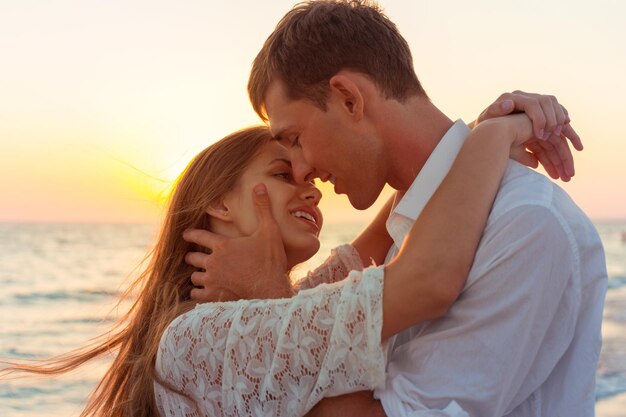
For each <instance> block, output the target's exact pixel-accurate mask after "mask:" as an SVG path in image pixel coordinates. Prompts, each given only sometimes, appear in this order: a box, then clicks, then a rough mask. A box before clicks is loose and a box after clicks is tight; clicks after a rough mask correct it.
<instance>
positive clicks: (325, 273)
mask: <svg viewBox="0 0 626 417" xmlns="http://www.w3.org/2000/svg"><path fill="white" fill-rule="evenodd" d="M362 270H363V262H362V261H361V256H360V255H359V253H358V252H357V251H356V249H355V248H354V246H352V245H350V244H345V245H341V246H338V247H336V248H335V249H332V250H331V251H330V256H329V257H328V258H327V259H326V261H324V263H322V264H321V265H320V266H318V267H317V268H315V270H314V271H311V272H309V273H308V274H307V275H306V276H305V277H303V278H301V279H300V280H298V281H296V283H295V284H294V290H296V291H301V290H306V289H309V288H314V287H317V286H318V285H320V284H331V283H333V282H337V281H341V280H343V279H345V278H346V277H347V276H348V274H349V273H350V271H362Z"/></svg>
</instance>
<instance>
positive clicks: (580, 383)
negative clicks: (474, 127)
mask: <svg viewBox="0 0 626 417" xmlns="http://www.w3.org/2000/svg"><path fill="white" fill-rule="evenodd" d="M468 133H469V129H467V127H466V126H465V125H464V124H463V123H462V121H457V122H456V123H455V125H454V126H453V127H452V129H450V130H449V131H448V133H447V134H446V135H445V136H444V138H443V139H442V140H441V142H440V144H439V146H438V147H437V148H436V149H435V151H434V153H433V154H432V156H431V158H430V159H429V161H428V163H427V164H426V165H425V166H424V168H423V169H422V170H421V172H420V174H419V175H418V177H417V178H416V180H415V182H414V183H413V186H412V187H411V189H410V190H409V192H407V193H406V195H405V196H404V197H403V200H402V201H401V202H400V203H399V204H398V206H397V207H396V210H395V211H396V212H395V213H394V214H392V215H391V216H390V218H389V220H388V223H387V225H388V230H389V232H390V234H391V236H392V237H393V238H394V241H395V245H397V247H396V246H395V245H394V247H392V249H391V250H390V253H389V257H393V256H395V254H396V253H397V250H398V247H399V246H401V244H402V241H403V240H404V238H405V235H406V232H407V231H408V230H409V229H410V227H411V225H412V223H413V221H414V219H416V218H417V216H418V215H419V213H420V212H421V210H422V208H423V207H424V205H425V202H426V201H427V200H428V199H429V198H430V197H431V196H432V193H433V191H434V190H435V189H436V187H437V186H438V185H439V184H440V182H441V181H442V179H443V177H444V176H445V174H446V173H447V171H448V169H449V166H450V165H451V163H452V161H453V159H454V158H455V157H456V154H457V153H458V148H459V144H460V143H462V142H463V140H464V139H465V137H466V136H467V134H468ZM431 160H436V161H438V162H437V164H436V166H433V165H432V164H430V161H431ZM442 164H445V167H446V168H445V169H444V170H442V169H439V168H441V166H442ZM606 287H607V274H606V265H605V259H604V252H603V249H602V244H601V242H600V239H599V236H598V234H597V232H596V230H595V228H594V227H593V225H592V224H591V222H590V221H589V220H588V218H587V217H586V216H585V215H584V214H583V213H582V212H581V211H580V210H579V209H578V207H576V205H575V204H574V203H573V202H572V200H571V199H570V198H569V197H568V196H567V194H566V193H565V192H564V191H563V190H562V189H560V188H559V187H558V186H556V185H555V184H553V183H552V182H551V181H550V180H548V179H547V178H545V177H544V176H542V175H540V174H538V173H536V172H533V171H531V170H529V169H527V168H526V167H523V166H522V165H520V164H517V163H516V162H513V161H511V162H510V163H509V165H508V167H507V171H506V173H505V176H504V179H503V181H502V184H501V186H500V190H499V192H498V195H497V198H496V201H495V203H494V206H493V209H492V211H491V214H490V216H489V219H488V223H487V226H486V229H485V231H484V234H483V237H482V239H481V242H480V245H479V248H478V251H477V253H476V257H475V259H474V264H473V267H472V269H471V271H470V274H469V277H468V280H467V284H466V286H465V288H464V290H463V292H462V294H461V295H460V297H459V299H458V300H457V302H456V303H455V304H454V306H453V307H452V308H451V310H450V312H449V313H448V314H447V315H446V316H445V317H444V318H442V319H440V320H437V321H433V322H431V323H428V324H426V325H423V326H418V327H415V328H412V329H409V330H407V331H405V332H403V333H402V334H400V335H398V336H396V338H395V339H393V340H390V341H388V342H387V343H388V347H389V351H388V360H389V363H388V368H387V384H386V386H385V387H384V388H380V389H377V390H376V391H375V396H376V397H377V398H379V399H380V400H381V402H382V404H383V407H384V409H385V412H386V413H387V415H388V416H390V417H401V416H402V417H404V416H411V417H416V416H420V417H428V416H455V417H457V416H467V415H469V416H472V417H473V416H480V417H489V416H505V415H506V416H511V417H512V416H516V417H530V416H545V417H554V416H568V417H572V416H573V417H575V416H581V417H582V416H584V417H588V416H593V415H594V402H595V401H594V400H595V392H594V391H595V390H594V386H595V370H596V366H597V362H598V357H599V353H600V346H601V335H600V328H601V320H602V309H603V304H604V297H605V293H606Z"/></svg>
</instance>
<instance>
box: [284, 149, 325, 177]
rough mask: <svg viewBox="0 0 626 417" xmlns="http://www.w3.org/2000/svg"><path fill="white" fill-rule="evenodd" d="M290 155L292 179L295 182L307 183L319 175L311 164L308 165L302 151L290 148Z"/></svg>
mask: <svg viewBox="0 0 626 417" xmlns="http://www.w3.org/2000/svg"><path fill="white" fill-rule="evenodd" d="M290 156H291V169H292V173H293V179H294V180H295V181H296V183H298V184H305V183H309V182H311V181H313V180H314V179H315V178H318V177H319V175H317V174H316V172H315V170H314V169H313V167H311V165H309V163H308V162H307V161H306V160H305V159H304V157H303V155H302V152H300V151H293V150H292V151H291V152H290Z"/></svg>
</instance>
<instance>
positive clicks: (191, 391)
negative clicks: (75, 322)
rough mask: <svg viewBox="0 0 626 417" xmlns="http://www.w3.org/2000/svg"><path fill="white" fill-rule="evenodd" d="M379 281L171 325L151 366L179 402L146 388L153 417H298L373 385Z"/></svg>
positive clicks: (380, 378)
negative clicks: (154, 403) (155, 415)
mask: <svg viewBox="0 0 626 417" xmlns="http://www.w3.org/2000/svg"><path fill="white" fill-rule="evenodd" d="M340 252H341V250H340ZM352 262H353V263H354V262H356V261H352ZM321 273H322V274H323V273H324V272H321ZM343 276H345V275H343ZM383 276H384V268H383V267H377V268H368V269H366V270H365V271H363V272H358V271H353V272H351V273H350V275H349V276H348V277H347V278H346V279H344V280H342V281H339V282H336V283H333V284H322V285H318V286H316V287H315V288H312V289H308V290H304V291H301V292H299V293H298V294H297V295H295V296H294V297H292V298H289V299H277V300H241V301H236V302H222V303H206V304H200V305H198V306H197V307H196V308H195V309H194V310H192V311H190V312H188V313H186V314H184V315H182V316H180V317H178V318H177V319H176V320H174V321H173V322H172V323H171V324H170V326H169V327H168V329H167V330H166V331H165V333H164V334H163V337H162V339H161V343H160V346H159V351H158V353H157V359H156V366H155V367H156V371H157V374H158V375H159V377H160V378H162V379H163V380H164V381H166V382H167V383H168V384H171V385H172V386H173V388H175V389H176V390H179V391H180V392H181V393H182V394H184V395H181V394H179V393H176V392H173V391H171V390H168V389H166V388H165V387H163V386H161V385H160V384H158V383H155V395H156V401H157V405H158V407H159V411H160V413H161V415H162V416H219V415H224V416H299V415H303V414H305V413H306V412H307V411H309V410H310V409H311V408H312V407H313V406H314V405H315V404H316V403H317V402H318V401H320V400H321V399H322V398H323V397H326V396H335V395H339V394H345V393H349V392H354V391H361V390H371V389H374V388H375V387H377V386H380V385H381V384H382V383H383V382H384V367H385V363H384V355H383V351H382V345H381V339H380V336H381V330H382V289H383ZM185 395H186V396H187V397H185Z"/></svg>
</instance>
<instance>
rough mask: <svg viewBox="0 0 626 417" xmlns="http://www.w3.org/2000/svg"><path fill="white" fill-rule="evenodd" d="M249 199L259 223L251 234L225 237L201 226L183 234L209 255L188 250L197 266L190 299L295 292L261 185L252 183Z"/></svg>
mask: <svg viewBox="0 0 626 417" xmlns="http://www.w3.org/2000/svg"><path fill="white" fill-rule="evenodd" d="M253 199H254V204H255V208H256V211H257V218H258V220H259V227H258V229H257V230H256V232H255V233H254V234H253V235H252V236H247V237H241V238H227V237H224V236H221V235H217V234H215V233H211V232H209V231H206V230H199V229H189V230H186V231H185V232H184V234H183V238H184V239H185V240H186V241H187V242H192V243H195V244H197V245H199V246H201V247H204V248H207V249H208V250H209V253H204V252H189V253H188V254H187V255H186V257H185V261H186V262H187V263H188V264H189V265H192V266H194V267H196V268H198V269H199V270H198V271H196V272H194V273H193V274H192V275H191V281H192V282H193V284H194V285H195V286H196V288H195V289H193V290H191V294H190V295H191V299H192V300H194V301H196V302H199V303H202V302H208V301H218V300H219V299H220V298H221V297H222V296H223V295H225V294H228V297H229V298H235V299H264V298H282V297H290V296H291V295H292V294H293V293H292V289H291V283H290V281H289V277H288V276H287V274H286V271H287V257H286V255H285V248H284V246H283V241H282V237H281V235H280V230H279V228H278V225H277V224H276V221H275V220H274V217H273V216H272V210H271V204H270V200H269V197H268V195H267V188H266V187H265V185H264V184H258V185H257V186H255V187H254V197H253Z"/></svg>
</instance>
